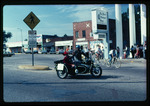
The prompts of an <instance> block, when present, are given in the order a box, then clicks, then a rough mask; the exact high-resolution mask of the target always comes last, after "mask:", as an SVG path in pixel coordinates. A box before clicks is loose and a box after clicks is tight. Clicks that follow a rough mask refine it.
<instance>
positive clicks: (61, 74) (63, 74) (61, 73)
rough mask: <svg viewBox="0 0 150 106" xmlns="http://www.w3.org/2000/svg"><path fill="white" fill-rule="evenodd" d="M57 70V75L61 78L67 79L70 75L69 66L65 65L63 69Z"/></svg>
mask: <svg viewBox="0 0 150 106" xmlns="http://www.w3.org/2000/svg"><path fill="white" fill-rule="evenodd" d="M56 71H57V76H58V77H59V78H60V79H65V78H66V77H67V76H68V68H67V67H66V66H65V65H64V69H63V70H56Z"/></svg>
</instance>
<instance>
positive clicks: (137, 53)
mask: <svg viewBox="0 0 150 106" xmlns="http://www.w3.org/2000/svg"><path fill="white" fill-rule="evenodd" d="M139 52H140V50H139V45H137V47H136V53H135V57H136V58H139Z"/></svg>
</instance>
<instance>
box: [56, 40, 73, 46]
mask: <svg viewBox="0 0 150 106" xmlns="http://www.w3.org/2000/svg"><path fill="white" fill-rule="evenodd" d="M72 42H73V41H72V40H71V41H70V40H69V41H56V42H55V46H72Z"/></svg>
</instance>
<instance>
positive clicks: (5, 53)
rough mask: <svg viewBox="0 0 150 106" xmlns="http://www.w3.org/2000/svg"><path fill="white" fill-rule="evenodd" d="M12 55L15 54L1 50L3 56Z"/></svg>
mask: <svg viewBox="0 0 150 106" xmlns="http://www.w3.org/2000/svg"><path fill="white" fill-rule="evenodd" d="M12 55H15V54H14V53H10V52H3V56H4V57H11V56H12Z"/></svg>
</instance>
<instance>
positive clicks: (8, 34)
mask: <svg viewBox="0 0 150 106" xmlns="http://www.w3.org/2000/svg"><path fill="white" fill-rule="evenodd" d="M11 37H12V34H11V32H8V33H6V31H3V43H6V42H7V41H8V38H11Z"/></svg>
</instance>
